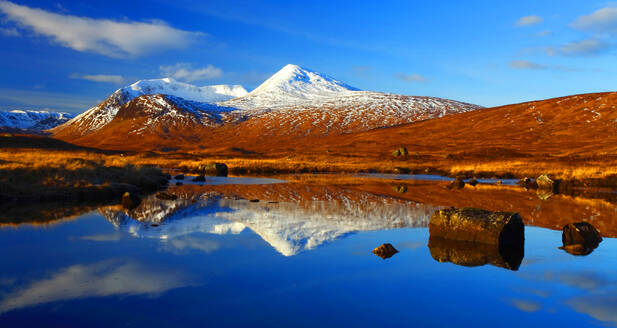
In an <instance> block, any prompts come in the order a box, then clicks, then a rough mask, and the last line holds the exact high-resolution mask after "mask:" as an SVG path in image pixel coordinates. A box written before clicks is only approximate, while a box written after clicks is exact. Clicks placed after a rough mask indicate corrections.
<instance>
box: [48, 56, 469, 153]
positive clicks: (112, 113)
mask: <svg viewBox="0 0 617 328" xmlns="http://www.w3.org/2000/svg"><path fill="white" fill-rule="evenodd" d="M131 90H133V88H131ZM144 90H145V88H139V90H138V92H144ZM147 90H150V91H158V89H156V88H150V89H147ZM133 96H134V94H132V93H130V92H129V91H126V88H122V89H119V91H117V92H116V93H114V94H112V96H110V97H108V99H106V100H105V101H104V102H102V103H101V104H99V105H98V106H97V107H94V108H92V109H90V110H88V111H87V112H85V113H83V114H81V115H79V116H78V117H76V118H75V119H73V120H71V121H69V122H68V123H66V124H64V125H62V126H60V127H57V128H55V129H53V130H52V132H53V133H54V135H55V137H57V138H59V139H62V140H66V141H70V142H74V143H77V144H81V145H89V146H96V147H102V148H112V149H118V147H128V148H131V149H151V150H152V149H154V150H155V149H156V147H161V145H162V144H167V145H168V146H166V147H169V144H175V147H176V148H184V149H188V148H194V147H201V148H203V147H208V146H211V145H212V144H217V143H220V142H223V140H222V139H225V140H224V142H228V141H230V139H233V140H237V141H238V140H241V139H247V140H257V139H262V138H268V137H285V138H297V137H306V136H324V135H333V134H342V133H353V132H358V131H366V130H370V129H374V128H379V127H386V126H392V125H398V124H403V123H409V122H415V121H418V120H425V119H430V118H435V117H441V116H444V115H450V114H456V113H460V112H466V111H471V110H475V109H478V108H479V106H476V105H472V104H467V103H461V102H457V101H453V100H447V99H440V98H431V97H417V96H403V95H395V94H388V93H380V92H372V91H360V90H359V89H357V88H354V87H351V86H349V85H347V84H345V83H343V82H340V81H338V80H335V79H333V78H331V77H329V76H327V75H324V74H320V73H317V72H315V71H311V70H308V69H305V68H301V67H299V66H296V65H291V64H289V65H286V66H285V67H283V68H282V69H281V70H280V71H279V72H277V73H275V74H274V75H273V76H272V77H270V78H269V79H267V80H266V81H265V82H264V83H262V85H260V86H259V87H257V88H256V89H255V90H253V91H251V92H250V93H247V94H245V95H242V96H239V97H235V98H233V99H229V100H225V101H218V102H211V103H202V104H201V105H197V104H196V103H195V102H192V103H186V105H187V106H188V107H186V108H184V107H183V105H182V102H181V101H171V100H172V99H177V98H182V97H181V96H178V95H173V94H170V95H167V96H171V97H172V98H169V97H157V98H156V99H157V101H160V102H159V103H158V105H156V104H154V103H156V102H157V101H155V102H153V101H151V100H154V98H152V99H150V100H148V101H145V100H144V101H143V102H140V104H141V107H140V110H138V108H137V107H139V106H137V107H135V106H132V107H131V109H130V110H131V112H132V113H133V114H137V113H138V112H139V113H140V114H138V115H137V116H135V115H133V117H131V120H133V121H128V120H127V117H126V115H118V113H119V112H120V111H125V110H128V108H127V107H126V104H127V103H129V102H130V101H131V100H132V99H135V98H131V97H133ZM142 96H146V97H150V96H151V95H148V94H143V95H140V97H142ZM163 96H165V95H163ZM187 100H190V99H187ZM161 102H166V104H164V105H163V104H162V103H161ZM159 105H160V106H163V107H165V108H167V110H168V111H169V113H171V112H175V113H181V115H180V116H178V117H188V116H187V115H189V116H190V113H191V112H193V113H195V111H194V109H195V108H189V107H196V108H202V109H204V110H199V111H198V112H199V113H201V114H203V115H206V116H208V117H211V118H212V117H214V116H218V121H217V122H218V123H222V124H218V123H217V124H210V123H214V121H208V122H209V123H206V124H201V125H199V124H197V125H196V124H190V125H189V126H187V127H186V129H185V130H184V131H179V130H177V133H180V134H182V135H183V136H189V135H190V136H193V137H192V138H191V140H192V143H191V144H187V145H183V144H179V145H178V142H180V141H185V140H186V139H185V138H184V137H182V138H175V139H176V140H174V136H173V134H170V133H167V132H165V133H164V136H159V135H157V133H161V130H160V129H153V128H150V127H148V124H147V123H148V122H150V123H151V122H152V121H150V120H149V118H152V115H153V112H152V108H153V107H152V106H155V107H157V106H159ZM160 106H159V109H161V108H162V107H160ZM201 114H200V115H201ZM158 117H159V118H158V121H159V122H161V119H162V118H161V117H160V116H158ZM168 119H169V120H173V117H171V116H169V115H168ZM198 121H199V120H198ZM191 122H197V121H191ZM202 123H203V122H202ZM161 124H162V125H164V126H174V127H175V128H179V126H180V125H178V124H175V123H174V122H166V123H161ZM131 135H132V136H133V137H135V136H137V135H139V136H140V137H141V138H140V140H135V141H130V140H129V139H131V138H127V137H126V136H131ZM133 139H134V138H133ZM127 142H128V143H127ZM195 143H198V144H199V145H195Z"/></svg>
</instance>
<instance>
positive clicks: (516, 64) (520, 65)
mask: <svg viewBox="0 0 617 328" xmlns="http://www.w3.org/2000/svg"><path fill="white" fill-rule="evenodd" d="M508 65H509V66H510V67H511V68H514V69H536V70H537V69H546V68H547V67H546V65H542V64H536V63H534V62H530V61H528V60H513V61H511V62H510V63H508Z"/></svg>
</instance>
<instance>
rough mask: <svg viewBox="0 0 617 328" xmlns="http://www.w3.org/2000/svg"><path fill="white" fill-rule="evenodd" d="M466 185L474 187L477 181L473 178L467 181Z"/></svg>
mask: <svg viewBox="0 0 617 328" xmlns="http://www.w3.org/2000/svg"><path fill="white" fill-rule="evenodd" d="M467 184H468V185H470V186H472V187H475V186H476V185H477V184H478V180H476V179H475V178H473V179H470V180H469V181H467Z"/></svg>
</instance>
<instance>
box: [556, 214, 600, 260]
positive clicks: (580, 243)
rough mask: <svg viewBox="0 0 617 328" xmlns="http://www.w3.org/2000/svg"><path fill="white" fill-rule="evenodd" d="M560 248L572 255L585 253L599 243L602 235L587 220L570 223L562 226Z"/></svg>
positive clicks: (589, 251)
mask: <svg viewBox="0 0 617 328" xmlns="http://www.w3.org/2000/svg"><path fill="white" fill-rule="evenodd" d="M561 241H562V243H563V247H561V249H563V250H565V251H566V252H568V253H570V254H573V255H587V254H589V253H591V252H592V251H593V250H594V249H596V248H597V247H598V245H600V242H602V235H600V232H599V231H598V230H597V229H596V228H595V227H594V226H593V225H591V224H589V223H587V222H576V223H570V224H567V225H566V226H564V227H563V232H562V234H561Z"/></svg>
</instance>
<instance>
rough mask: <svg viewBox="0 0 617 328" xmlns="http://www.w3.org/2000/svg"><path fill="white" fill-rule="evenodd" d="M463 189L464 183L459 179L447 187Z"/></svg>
mask: <svg viewBox="0 0 617 328" xmlns="http://www.w3.org/2000/svg"><path fill="white" fill-rule="evenodd" d="M464 187H465V181H463V179H461V178H456V179H454V181H452V182H451V183H450V184H449V185H448V188H449V189H463V188H464Z"/></svg>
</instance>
